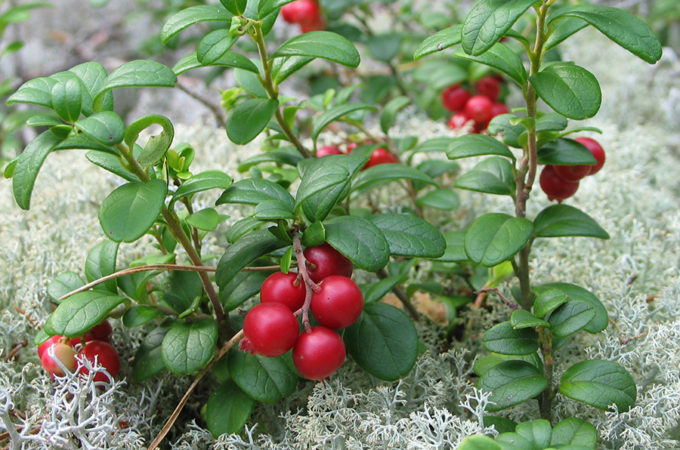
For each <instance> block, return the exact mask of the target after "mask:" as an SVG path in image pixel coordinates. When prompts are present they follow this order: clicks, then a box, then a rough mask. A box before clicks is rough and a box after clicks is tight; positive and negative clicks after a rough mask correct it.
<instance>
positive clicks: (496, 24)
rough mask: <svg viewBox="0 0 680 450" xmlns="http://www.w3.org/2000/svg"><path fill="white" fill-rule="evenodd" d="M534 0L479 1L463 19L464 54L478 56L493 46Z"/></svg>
mask: <svg viewBox="0 0 680 450" xmlns="http://www.w3.org/2000/svg"><path fill="white" fill-rule="evenodd" d="M534 3H535V0H479V1H477V2H476V3H475V4H474V6H473V7H472V11H470V13H469V14H468V15H467V17H466V18H465V22H464V23H463V30H462V38H463V39H462V44H463V50H465V53H467V54H470V55H480V54H482V53H484V52H485V51H487V50H488V49H489V48H491V46H493V45H494V44H495V43H496V42H498V40H499V39H500V38H501V37H502V36H503V34H505V32H506V31H508V30H509V29H510V27H512V25H513V24H514V23H515V22H516V21H517V19H519V17H520V16H521V15H522V14H524V12H525V11H526V10H527V9H529V8H530V7H531V5H533V4H534Z"/></svg>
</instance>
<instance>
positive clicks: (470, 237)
mask: <svg viewBox="0 0 680 450" xmlns="http://www.w3.org/2000/svg"><path fill="white" fill-rule="evenodd" d="M532 230H533V227H532V224H531V222H530V221H529V220H527V219H525V218H523V217H512V216H509V215H507V214H501V213H489V214H484V215H483V216H480V217H478V218H477V219H476V220H475V221H474V222H473V223H472V225H471V226H470V228H468V230H467V233H466V234H465V252H466V253H467V255H468V257H469V258H470V259H471V260H472V261H475V262H477V263H481V264H483V265H485V266H487V267H493V266H495V265H497V264H500V263H502V262H503V261H507V260H508V259H510V258H512V257H513V256H514V255H515V254H516V253H517V252H519V251H520V250H521V249H522V248H523V247H524V245H526V243H527V242H528V241H529V238H530V237H531V232H532Z"/></svg>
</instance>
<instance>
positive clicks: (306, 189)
mask: <svg viewBox="0 0 680 450" xmlns="http://www.w3.org/2000/svg"><path fill="white" fill-rule="evenodd" d="M349 179H350V173H349V171H348V170H347V169H346V168H345V167H343V166H342V165H339V164H328V161H327V160H325V158H324V160H321V159H317V160H314V161H313V162H312V163H310V166H309V169H307V170H306V171H305V173H304V176H303V177H302V180H301V181H300V187H298V190H297V193H296V195H295V209H298V208H299V207H300V205H302V203H303V202H304V201H305V200H307V199H308V198H310V197H312V196H313V195H315V194H317V193H319V192H321V191H324V190H327V189H329V188H332V187H333V186H336V185H339V184H341V183H342V184H344V183H346V182H347V181H349Z"/></svg>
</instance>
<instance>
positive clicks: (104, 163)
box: [85, 151, 139, 181]
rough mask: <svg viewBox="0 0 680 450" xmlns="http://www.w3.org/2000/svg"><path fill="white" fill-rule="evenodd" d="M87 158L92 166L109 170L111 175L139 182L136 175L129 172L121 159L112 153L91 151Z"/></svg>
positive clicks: (86, 155) (86, 154)
mask: <svg viewBox="0 0 680 450" xmlns="http://www.w3.org/2000/svg"><path fill="white" fill-rule="evenodd" d="M85 158H87V160H88V161H90V162H91V163H92V164H94V165H97V166H99V167H101V168H102V169H104V170H108V171H109V172H111V173H114V174H116V175H118V176H119V177H121V178H123V179H124V180H127V181H139V178H137V177H136V176H135V175H134V174H132V173H131V172H128V171H127V170H126V169H125V168H124V167H123V164H121V162H120V158H119V157H118V156H116V155H112V154H110V153H103V152H99V151H89V152H87V153H85Z"/></svg>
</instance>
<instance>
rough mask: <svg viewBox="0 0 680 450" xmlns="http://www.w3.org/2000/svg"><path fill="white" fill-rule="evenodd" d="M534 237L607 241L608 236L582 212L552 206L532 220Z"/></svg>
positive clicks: (575, 209) (567, 207)
mask: <svg viewBox="0 0 680 450" xmlns="http://www.w3.org/2000/svg"><path fill="white" fill-rule="evenodd" d="M534 236H536V237H561V236H588V237H595V238H600V239H609V234H608V233H607V232H606V231H605V230H604V229H603V228H602V227H601V226H600V225H598V224H597V222H595V220H594V219H593V218H592V217H590V216H589V215H588V214H586V213H584V212H583V211H581V210H579V209H577V208H574V207H573V206H569V205H552V206H549V207H547V208H546V209H544V210H543V211H541V212H540V213H539V214H538V216H536V218H535V219H534Z"/></svg>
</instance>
